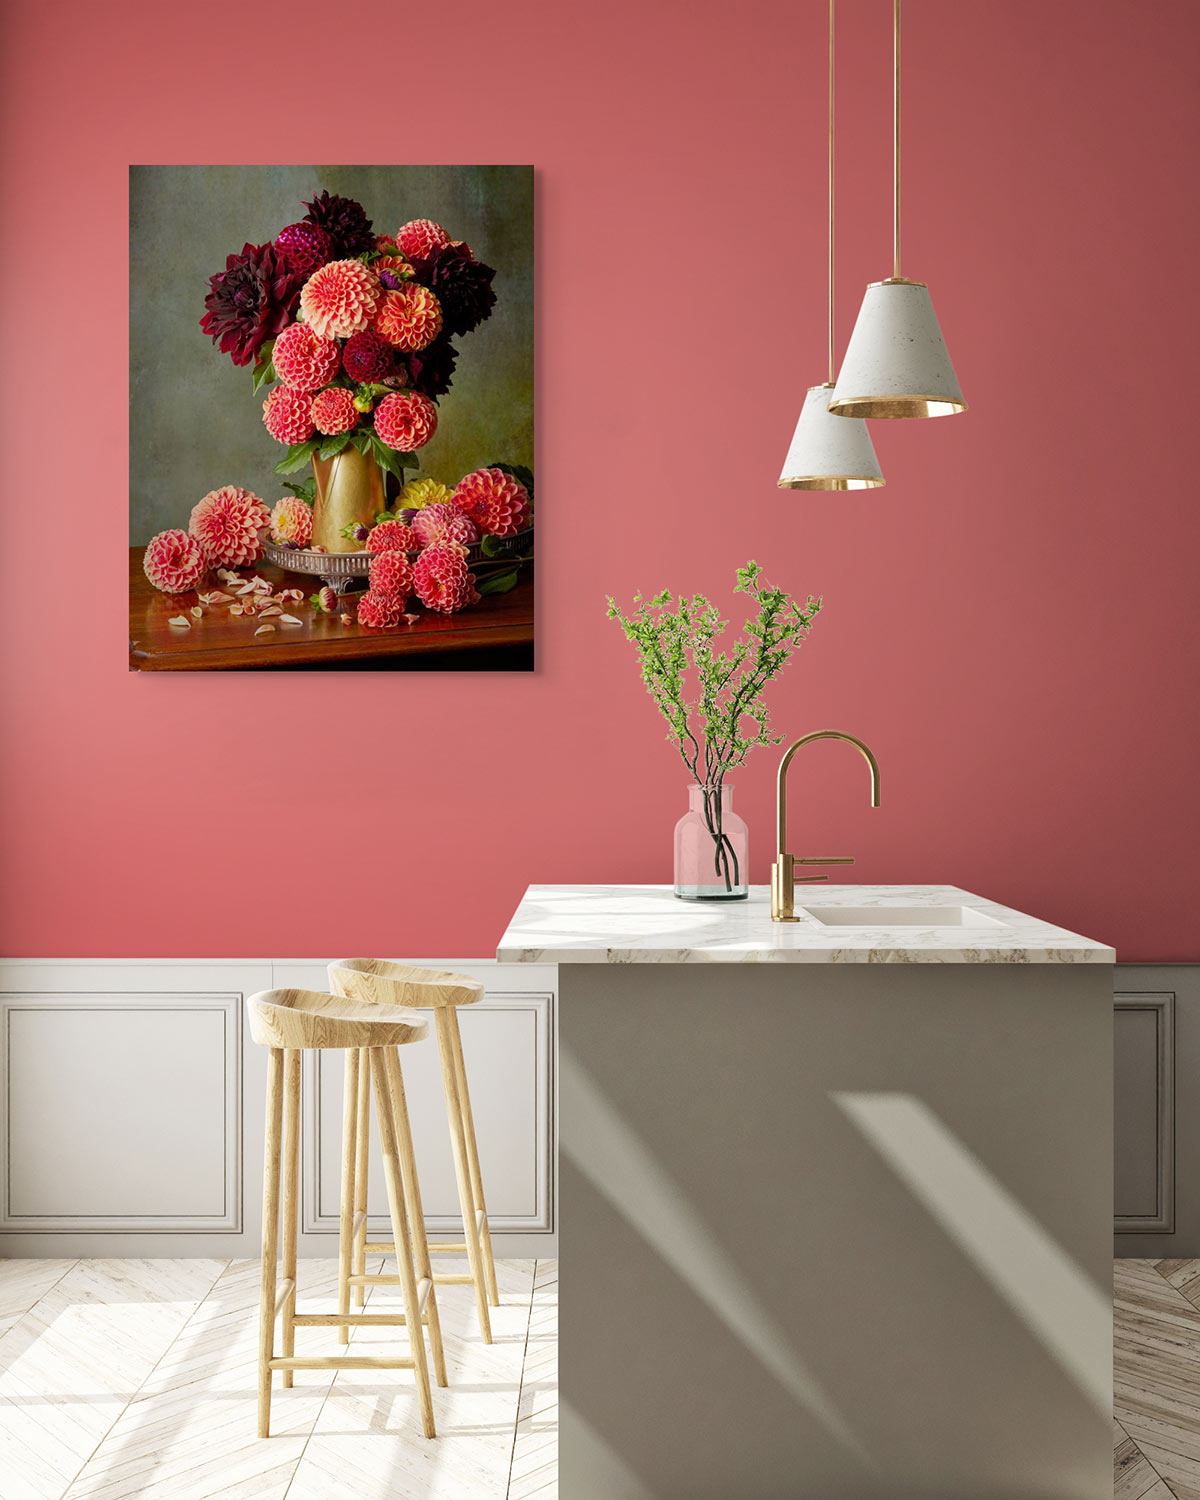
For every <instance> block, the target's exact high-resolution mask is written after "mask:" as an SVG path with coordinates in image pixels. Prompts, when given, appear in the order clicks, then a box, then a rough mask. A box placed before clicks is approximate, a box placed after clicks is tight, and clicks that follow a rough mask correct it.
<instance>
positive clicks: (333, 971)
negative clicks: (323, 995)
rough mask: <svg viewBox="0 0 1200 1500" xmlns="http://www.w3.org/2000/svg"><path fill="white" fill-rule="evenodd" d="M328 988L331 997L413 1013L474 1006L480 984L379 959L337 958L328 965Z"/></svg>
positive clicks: (462, 976) (441, 971)
mask: <svg viewBox="0 0 1200 1500" xmlns="http://www.w3.org/2000/svg"><path fill="white" fill-rule="evenodd" d="M329 987H330V989H331V990H332V991H333V992H334V994H335V995H349V996H351V997H352V998H353V999H355V1000H366V1001H370V1002H372V1003H374V1004H376V1005H407V1006H413V1007H415V1008H416V1009H417V1010H425V1009H429V1008H436V1007H437V1006H441V1005H474V1004H475V1003H476V1001H478V1000H482V999H483V985H481V984H480V983H479V982H478V980H475V979H470V978H468V976H467V975H466V974H452V973H449V972H448V971H447V970H445V969H419V968H417V967H416V966H415V965H413V964H394V963H389V962H388V961H387V960H386V959H382V958H338V959H335V960H334V961H333V963H331V964H330V965H329Z"/></svg>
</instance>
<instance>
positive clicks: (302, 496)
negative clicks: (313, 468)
mask: <svg viewBox="0 0 1200 1500" xmlns="http://www.w3.org/2000/svg"><path fill="white" fill-rule="evenodd" d="M282 488H283V489H285V490H291V492H292V494H293V495H295V497H296V499H297V500H303V501H304V503H305V504H306V505H312V504H314V503H315V501H316V498H317V481H316V480H315V479H306V480H305V481H304V483H303V484H296V483H295V482H294V481H293V480H291V479H285V480H284V481H283V484H282Z"/></svg>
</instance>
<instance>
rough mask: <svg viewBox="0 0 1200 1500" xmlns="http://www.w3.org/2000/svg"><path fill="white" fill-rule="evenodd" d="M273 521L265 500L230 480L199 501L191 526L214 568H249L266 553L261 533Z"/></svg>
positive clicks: (189, 525) (194, 509) (207, 560)
mask: <svg viewBox="0 0 1200 1500" xmlns="http://www.w3.org/2000/svg"><path fill="white" fill-rule="evenodd" d="M270 524H271V512H270V511H269V510H268V509H267V506H266V502H265V501H263V500H260V499H259V497H258V496H257V495H256V494H254V493H253V491H251V490H243V489H239V487H238V486H237V485H236V484H227V485H225V486H224V487H223V488H222V489H219V490H209V492H208V494H207V495H205V496H204V498H203V499H202V500H199V501H197V503H196V504H195V505H194V506H193V507H192V518H191V520H190V521H189V522H188V530H189V531H190V532H191V534H192V536H194V537H195V538H196V540H197V541H198V542H199V543H200V550H201V551H202V552H203V553H204V557H205V561H206V562H207V563H208V565H209V567H210V568H245V567H248V566H249V565H250V564H251V563H253V562H257V561H258V559H259V558H260V557H261V556H262V539H261V537H260V535H259V533H260V532H261V531H262V530H263V529H264V528H265V527H267V526H269V525H270Z"/></svg>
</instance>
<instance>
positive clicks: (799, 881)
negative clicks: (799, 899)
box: [792, 861, 829, 885]
mask: <svg viewBox="0 0 1200 1500" xmlns="http://www.w3.org/2000/svg"><path fill="white" fill-rule="evenodd" d="M797 863H799V861H797ZM828 879H829V876H828V875H793V876H792V884H793V885H816V884H817V882H818V881H821V880H828Z"/></svg>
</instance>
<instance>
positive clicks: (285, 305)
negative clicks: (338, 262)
mask: <svg viewBox="0 0 1200 1500" xmlns="http://www.w3.org/2000/svg"><path fill="white" fill-rule="evenodd" d="M303 285H304V277H303V276H302V275H300V274H299V272H297V271H293V270H292V269H291V267H290V266H289V265H288V264H287V262H286V261H285V260H284V259H283V257H282V256H281V255H280V254H279V252H278V251H277V250H276V249H275V246H274V245H243V246H242V251H241V254H240V255H231V256H229V257H228V259H227V260H226V262H225V269H224V270H223V271H218V272H217V274H216V275H215V276H210V277H209V279H208V287H209V290H208V295H207V296H206V297H205V299H204V306H205V309H206V311H205V314H204V316H203V317H202V318H201V319H200V327H201V328H203V329H204V331H205V333H207V334H209V335H210V337H211V338H212V341H213V343H214V344H219V345H220V346H221V351H222V353H224V354H228V355H229V357H230V359H232V360H233V362H234V364H235V365H248V364H249V363H250V362H251V361H252V360H254V359H256V358H257V357H258V351H259V350H260V349H261V348H262V346H263V345H264V344H265V343H266V341H267V340H268V339H273V338H274V337H275V336H276V334H278V333H282V332H283V330H284V329H285V328H286V327H287V325H288V324H289V323H290V322H291V321H292V319H293V318H294V317H295V315H296V308H297V306H298V305H299V302H300V288H301V287H302V286H303Z"/></svg>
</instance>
